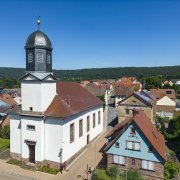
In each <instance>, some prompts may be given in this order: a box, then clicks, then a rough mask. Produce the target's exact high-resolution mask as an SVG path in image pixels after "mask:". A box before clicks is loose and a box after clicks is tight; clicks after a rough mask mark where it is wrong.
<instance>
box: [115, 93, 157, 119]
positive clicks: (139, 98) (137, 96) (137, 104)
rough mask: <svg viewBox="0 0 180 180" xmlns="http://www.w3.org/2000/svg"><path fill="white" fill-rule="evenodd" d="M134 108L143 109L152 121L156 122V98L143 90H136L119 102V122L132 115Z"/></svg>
mask: <svg viewBox="0 0 180 180" xmlns="http://www.w3.org/2000/svg"><path fill="white" fill-rule="evenodd" d="M134 109H143V110H144V113H145V114H146V115H147V117H148V118H149V119H150V120H151V122H154V116H155V99H153V98H152V97H151V96H150V95H148V94H147V93H145V92H143V91H141V92H135V93H133V94H132V95H131V96H129V97H127V98H125V99H123V100H122V101H120V102H119V103H118V122H122V121H124V120H125V119H126V118H127V117H132V115H133V110H134Z"/></svg>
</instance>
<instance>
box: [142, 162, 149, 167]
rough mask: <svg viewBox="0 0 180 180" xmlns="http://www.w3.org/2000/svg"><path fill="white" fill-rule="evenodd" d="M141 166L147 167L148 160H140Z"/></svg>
mask: <svg viewBox="0 0 180 180" xmlns="http://www.w3.org/2000/svg"><path fill="white" fill-rule="evenodd" d="M142 168H143V169H148V161H146V160H142Z"/></svg>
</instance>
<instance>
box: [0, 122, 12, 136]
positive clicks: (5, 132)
mask: <svg viewBox="0 0 180 180" xmlns="http://www.w3.org/2000/svg"><path fill="white" fill-rule="evenodd" d="M1 136H2V138H4V139H10V127H9V125H5V126H4V127H3V128H2V129H1Z"/></svg>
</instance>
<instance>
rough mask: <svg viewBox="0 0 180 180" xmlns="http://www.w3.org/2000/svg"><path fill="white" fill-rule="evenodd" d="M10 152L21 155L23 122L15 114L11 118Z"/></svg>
mask: <svg viewBox="0 0 180 180" xmlns="http://www.w3.org/2000/svg"><path fill="white" fill-rule="evenodd" d="M10 152H11V153H17V154H21V120H20V117H19V115H14V114H13V115H11V117H10Z"/></svg>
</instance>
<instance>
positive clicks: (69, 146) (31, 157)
mask: <svg viewBox="0 0 180 180" xmlns="http://www.w3.org/2000/svg"><path fill="white" fill-rule="evenodd" d="M25 49H26V74H25V75H24V76H23V77H22V78H21V95H22V97H21V99H22V101H21V109H20V111H18V112H16V113H12V114H11V118H10V129H11V131H10V153H11V156H12V158H15V159H19V160H22V161H23V162H24V163H27V162H31V163H34V164H36V165H39V164H44V163H45V164H49V165H50V166H53V167H56V168H60V167H62V166H63V167H65V166H66V165H68V164H70V163H71V162H72V161H73V159H75V158H76V156H78V154H79V153H80V152H81V151H82V150H83V149H84V148H85V147H87V144H89V143H91V141H93V140H94V139H95V138H96V137H97V136H98V135H100V134H101V133H102V131H103V104H102V102H101V101H100V100H99V99H98V98H96V97H95V96H93V95H92V94H91V93H89V92H88V91H87V90H86V89H85V88H83V87H81V86H80V85H79V84H78V83H74V82H58V81H57V79H56V78H55V77H54V76H53V73H52V54H51V53H52V46H51V42H50V40H49V38H48V37H47V36H46V35H45V34H44V33H43V32H41V31H39V30H38V31H35V32H34V33H32V34H31V35H30V36H29V37H28V40H27V42H26V46H25Z"/></svg>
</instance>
